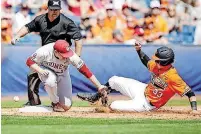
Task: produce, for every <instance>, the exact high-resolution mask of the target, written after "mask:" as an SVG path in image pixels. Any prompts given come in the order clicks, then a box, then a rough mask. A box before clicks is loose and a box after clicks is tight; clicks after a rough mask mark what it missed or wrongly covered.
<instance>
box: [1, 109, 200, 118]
mask: <svg viewBox="0 0 201 134" xmlns="http://www.w3.org/2000/svg"><path fill="white" fill-rule="evenodd" d="M95 109H96V107H72V108H71V109H70V110H69V111H68V112H65V113H57V112H52V113H20V112H19V109H18V108H8V109H2V115H16V116H17V115H18V116H64V117H79V118H130V119H139V118H150V119H167V120H173V119H174V120H192V119H193V120H194V119H201V115H191V114H189V112H190V111H189V108H188V107H181V106H174V107H163V108H162V109H160V110H158V111H155V112H143V113H135V112H132V113H130V112H129V113H128V112H114V113H104V112H97V111H96V110H95ZM198 109H199V111H200V112H201V107H198Z"/></svg>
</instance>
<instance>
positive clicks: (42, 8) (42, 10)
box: [35, 3, 48, 17]
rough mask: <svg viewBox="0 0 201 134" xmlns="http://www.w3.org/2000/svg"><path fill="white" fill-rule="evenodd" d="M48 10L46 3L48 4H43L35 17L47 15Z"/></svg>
mask: <svg viewBox="0 0 201 134" xmlns="http://www.w3.org/2000/svg"><path fill="white" fill-rule="evenodd" d="M47 9H48V7H47V3H46V4H43V5H42V6H41V7H40V8H39V11H38V12H37V13H36V14H35V17H36V16H39V15H41V14H44V13H46V12H47Z"/></svg>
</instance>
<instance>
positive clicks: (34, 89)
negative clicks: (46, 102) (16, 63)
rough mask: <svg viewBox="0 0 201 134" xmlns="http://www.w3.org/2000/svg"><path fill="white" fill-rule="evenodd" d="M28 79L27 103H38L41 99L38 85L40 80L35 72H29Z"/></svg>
mask: <svg viewBox="0 0 201 134" xmlns="http://www.w3.org/2000/svg"><path fill="white" fill-rule="evenodd" d="M27 79H28V100H29V104H30V105H32V106H34V105H40V104H41V101H40V98H39V94H38V93H39V85H40V83H41V80H40V79H39V77H38V74H37V73H34V74H30V75H28V76H27Z"/></svg>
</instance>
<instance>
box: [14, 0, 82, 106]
mask: <svg viewBox="0 0 201 134" xmlns="http://www.w3.org/2000/svg"><path fill="white" fill-rule="evenodd" d="M60 10H61V1H60V0H49V1H48V12H47V13H46V14H42V15H39V16H37V17H36V18H35V19H34V20H32V21H31V22H30V23H28V24H26V25H25V26H23V27H22V28H21V29H20V30H19V31H18V32H17V34H16V36H15V37H14V38H13V39H12V41H11V44H13V45H14V44H15V43H16V42H17V41H19V39H20V38H21V37H23V36H25V35H26V34H28V33H30V32H39V33H40V36H41V39H42V46H44V45H48V44H49V43H53V42H56V41H57V40H59V39H64V40H66V41H67V42H68V43H69V44H70V45H72V43H71V39H73V40H74V41H75V53H76V54H77V55H78V56H80V55H81V50H82V40H81V38H82V36H81V33H80V31H79V29H78V27H77V26H76V25H75V23H74V22H73V21H72V20H71V19H69V18H68V17H66V16H65V15H64V14H62V13H60ZM27 79H28V100H29V101H28V103H27V105H40V104H41V101H40V98H39V94H38V93H39V85H40V83H41V81H40V79H39V77H38V74H37V73H33V74H29V75H28V78H27Z"/></svg>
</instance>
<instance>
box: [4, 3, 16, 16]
mask: <svg viewBox="0 0 201 134" xmlns="http://www.w3.org/2000/svg"><path fill="white" fill-rule="evenodd" d="M2 9H3V10H2V12H1V13H2V14H1V17H2V18H8V19H12V18H13V17H14V13H13V12H12V5H11V4H8V2H4V3H3V8H2Z"/></svg>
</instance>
